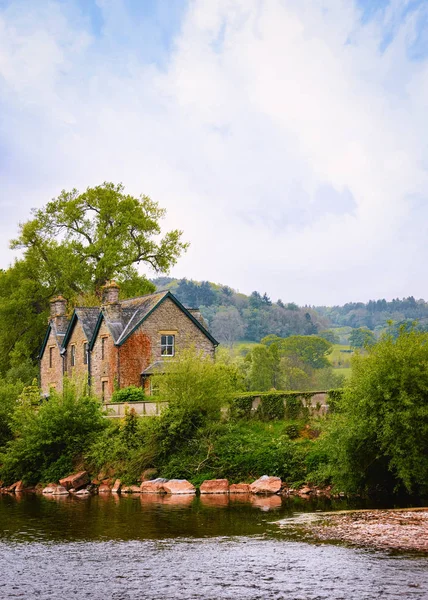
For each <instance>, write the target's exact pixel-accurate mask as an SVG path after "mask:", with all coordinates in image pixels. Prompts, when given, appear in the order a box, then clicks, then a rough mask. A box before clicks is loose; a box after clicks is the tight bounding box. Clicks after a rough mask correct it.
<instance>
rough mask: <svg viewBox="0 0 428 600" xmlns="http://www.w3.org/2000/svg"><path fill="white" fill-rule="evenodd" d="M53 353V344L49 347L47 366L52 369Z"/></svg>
mask: <svg viewBox="0 0 428 600" xmlns="http://www.w3.org/2000/svg"><path fill="white" fill-rule="evenodd" d="M53 353H54V349H53V346H51V347H50V348H49V368H50V369H52V367H53Z"/></svg>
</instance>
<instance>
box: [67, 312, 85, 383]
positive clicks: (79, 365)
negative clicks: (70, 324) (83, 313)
mask: <svg viewBox="0 0 428 600" xmlns="http://www.w3.org/2000/svg"><path fill="white" fill-rule="evenodd" d="M85 343H86V344H87V343H88V340H87V338H86V335H85V332H84V331H83V327H82V325H81V323H80V321H79V320H77V321H76V324H75V326H74V328H73V332H72V334H71V336H70V339H69V342H68V344H67V353H66V355H65V365H66V366H65V370H66V373H67V376H68V377H70V378H73V379H78V380H79V381H82V382H83V381H85V379H86V380H87V377H88V365H87V364H85V347H84V344H85ZM72 346H74V347H75V348H76V353H75V365H74V367H73V366H72V365H71V353H72V350H71V348H72Z"/></svg>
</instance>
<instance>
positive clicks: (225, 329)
mask: <svg viewBox="0 0 428 600" xmlns="http://www.w3.org/2000/svg"><path fill="white" fill-rule="evenodd" d="M152 282H153V283H154V284H155V285H156V287H157V289H170V290H171V292H172V293H173V294H175V295H176V296H177V298H178V299H179V300H180V302H182V303H183V304H185V305H186V306H189V307H199V308H200V309H201V312H202V315H203V317H204V318H205V320H206V321H207V323H208V325H209V327H210V329H211V331H212V332H213V335H214V336H215V337H217V339H218V340H219V341H221V342H222V343H226V344H227V343H232V342H234V341H237V340H248V341H254V342H259V341H260V340H261V339H262V338H263V337H265V336H267V335H269V334H274V335H277V336H279V337H288V336H290V335H313V334H320V333H323V332H325V331H326V330H330V329H331V330H333V331H334V332H335V333H336V334H337V335H338V338H340V341H341V342H342V343H347V339H348V337H349V334H350V332H351V328H360V327H364V328H368V329H370V330H372V331H375V332H376V333H379V332H380V331H382V330H383V329H385V328H386V327H388V324H389V322H390V321H392V322H393V323H394V326H395V327H396V328H397V329H398V327H399V326H400V325H402V324H405V325H406V324H410V323H411V322H414V321H417V323H418V325H417V327H418V329H420V330H428V303H427V302H425V301H424V300H415V299H414V298H413V296H410V297H409V298H403V299H402V300H400V299H398V298H397V299H395V300H392V301H391V302H387V301H386V300H384V299H382V300H370V301H369V302H367V303H363V302H351V303H347V304H345V305H344V306H332V307H329V306H305V307H299V306H297V304H295V303H294V302H283V301H282V300H277V301H276V302H273V301H272V300H271V299H270V298H269V296H268V295H267V294H266V293H264V294H262V293H260V292H257V291H255V292H253V293H252V294H251V295H250V296H247V295H245V294H242V293H240V292H237V291H235V290H233V289H232V288H230V287H228V286H226V285H221V284H215V283H212V282H209V281H202V282H197V281H192V280H188V279H173V278H171V277H158V278H156V279H153V280H152ZM343 335H344V336H345V339H342V337H343ZM332 341H333V340H332ZM337 341H339V339H338V340H337Z"/></svg>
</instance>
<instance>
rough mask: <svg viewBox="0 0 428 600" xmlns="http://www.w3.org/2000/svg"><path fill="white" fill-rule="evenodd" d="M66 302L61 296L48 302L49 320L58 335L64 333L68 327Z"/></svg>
mask: <svg viewBox="0 0 428 600" xmlns="http://www.w3.org/2000/svg"><path fill="white" fill-rule="evenodd" d="M66 313H67V300H66V299H65V298H63V296H56V297H55V298H52V300H51V301H50V320H52V321H53V322H54V323H55V327H56V330H57V332H58V333H65V332H66V330H67V327H68V319H67V315H66Z"/></svg>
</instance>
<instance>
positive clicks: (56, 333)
mask: <svg viewBox="0 0 428 600" xmlns="http://www.w3.org/2000/svg"><path fill="white" fill-rule="evenodd" d="M51 331H52V332H53V334H54V337H55V341H56V343H57V345H58V347H59V348H60V349H61V347H62V344H63V340H64V336H65V332H63V331H58V330H57V328H56V325H55V321H53V320H50V321H49V324H48V328H47V330H46V334H45V337H44V340H43V344H42V347H41V348H40V352H39V356H38V358H42V356H43V353H44V351H45V349H46V345H47V343H48V339H49V336H50V334H51Z"/></svg>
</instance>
